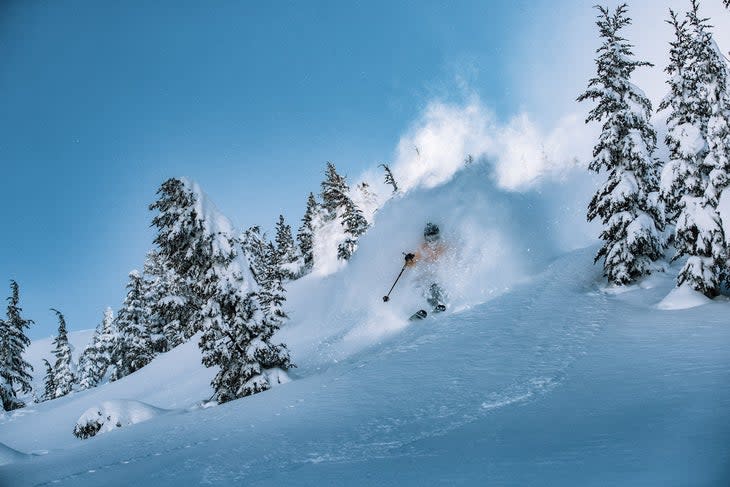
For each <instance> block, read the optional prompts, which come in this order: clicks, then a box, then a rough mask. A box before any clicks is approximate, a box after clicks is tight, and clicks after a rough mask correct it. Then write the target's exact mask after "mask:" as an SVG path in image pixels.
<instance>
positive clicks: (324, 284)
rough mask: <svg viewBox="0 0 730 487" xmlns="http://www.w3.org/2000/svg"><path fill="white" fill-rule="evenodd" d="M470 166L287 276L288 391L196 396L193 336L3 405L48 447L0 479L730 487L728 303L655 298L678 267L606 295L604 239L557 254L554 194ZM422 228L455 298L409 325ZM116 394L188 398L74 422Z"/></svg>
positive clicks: (13, 433) (7, 426) (201, 377)
mask: <svg viewBox="0 0 730 487" xmlns="http://www.w3.org/2000/svg"><path fill="white" fill-rule="evenodd" d="M475 176H479V173H478V172H477V173H476V174H475V173H468V172H467V173H464V175H457V177H456V178H455V179H454V180H452V181H451V182H450V183H448V184H445V185H442V186H439V187H437V188H432V189H428V190H421V191H415V192H413V193H411V194H409V195H406V196H405V197H402V198H399V199H398V200H392V201H391V202H390V203H389V204H388V205H386V206H385V207H384V208H382V209H381V210H380V211H379V212H378V214H377V215H376V217H375V219H376V222H377V224H376V226H375V227H374V228H373V229H372V230H371V231H370V232H368V234H367V235H366V236H365V237H364V238H363V239H362V241H361V246H360V249H359V250H358V252H357V254H356V255H355V257H354V258H353V260H352V261H351V262H350V263H349V264H348V265H347V267H346V268H345V269H343V270H342V271H340V272H338V273H335V274H332V275H329V276H326V277H319V278H314V277H312V278H305V279H302V280H300V281H298V282H296V283H294V284H293V285H292V286H291V289H290V295H289V301H288V307H289V312H290V315H291V321H290V323H288V324H287V327H286V328H285V329H284V330H282V332H281V333H280V337H281V338H282V339H284V340H285V341H286V342H287V343H288V344H289V345H290V348H291V350H292V353H293V358H294V360H295V362H296V363H297V364H298V365H299V367H298V368H297V369H294V371H293V373H292V374H291V375H292V378H293V379H294V380H293V381H292V382H291V383H289V384H286V385H283V386H280V387H277V388H275V389H272V390H270V391H267V392H265V393H262V394H258V395H255V396H252V397H249V398H245V399H242V400H238V401H233V402H230V403H227V404H224V405H221V406H216V407H209V408H206V407H202V405H203V401H205V400H206V399H207V398H208V397H209V396H210V393H211V390H210V387H209V385H208V383H209V381H210V378H211V377H212V375H213V371H211V370H208V369H205V368H203V367H202V366H200V355H199V352H198V350H197V347H196V345H195V341H194V340H193V341H192V342H190V343H187V344H184V345H182V346H181V347H178V348H176V349H175V350H173V351H171V352H168V353H166V354H163V355H161V356H160V357H158V358H157V359H155V361H153V362H152V364H150V365H149V366H147V367H145V368H143V369H141V370H140V371H138V372H136V373H134V374H132V375H130V376H128V377H125V378H124V379H122V380H120V381H118V382H115V383H111V384H106V385H103V386H101V387H99V388H96V389H93V390H90V391H84V392H80V393H76V394H73V395H71V396H68V397H65V398H61V399H58V400H54V401H50V402H47V403H41V404H36V405H33V406H32V407H30V408H27V409H24V410H21V411H18V412H16V413H14V414H10V415H7V416H6V417H4V418H1V419H0V441H2V443H3V444H5V445H6V446H7V447H8V448H11V449H14V450H17V451H19V452H22V453H35V454H36V455H33V456H30V457H22V456H21V457H16V456H13V458H11V459H10V463H7V464H6V465H4V466H0V485H50V484H53V485H74V486H77V485H80V486H84V485H142V486H144V485H154V486H166V485H200V484H214V485H344V484H348V485H434V484H447V485H662V486H665V485H727V484H728V480H730V421H728V419H729V416H730V414H729V411H730V388H728V387H727V385H728V384H729V383H730V324H729V323H728V318H727V316H728V311H730V303H728V302H727V301H722V300H715V301H713V302H710V303H707V304H705V305H703V306H698V307H694V308H691V309H681V310H664V309H659V308H658V307H657V305H658V304H659V303H660V302H661V301H662V300H663V299H664V298H665V296H666V295H667V294H668V293H669V291H670V290H671V289H672V288H673V285H674V282H673V276H674V275H675V273H676V268H673V269H670V272H668V273H667V274H666V275H659V276H655V277H652V278H651V279H648V280H646V281H644V282H643V283H642V284H641V285H639V286H633V287H631V288H628V289H624V290H622V291H623V292H616V290H614V289H604V288H602V282H603V281H602V279H601V278H600V266H594V265H593V263H592V260H593V255H594V253H595V249H594V248H588V249H583V250H578V251H573V252H567V253H566V252H564V251H563V250H562V249H561V247H560V245H558V243H556V241H553V240H552V239H551V235H555V232H552V231H551V229H550V225H552V224H553V223H552V219H550V218H545V214H544V211H543V208H542V207H541V205H540V199H539V197H537V196H525V195H516V194H509V193H502V192H499V191H496V190H494V189H493V188H491V187H490V185H489V183H488V181H487V180H486V178H481V177H480V178H478V177H475ZM427 219H429V220H437V221H438V222H439V223H441V225H442V230H443V232H444V237H445V239H446V240H447V241H448V242H451V245H452V252H451V253H450V256H449V257H448V258H447V259H446V262H447V263H448V265H446V266H443V267H442V268H439V269H438V270H437V274H438V276H439V277H440V279H441V280H442V282H443V283H444V284H445V285H446V284H447V283H448V285H447V288H448V291H449V294H450V296H451V301H450V309H449V310H448V311H447V312H446V313H444V314H441V315H437V316H435V317H430V318H428V319H426V320H424V321H421V322H417V323H409V322H407V321H406V320H405V317H406V316H408V315H409V314H410V312H411V311H412V310H413V309H414V307H415V306H420V305H421V303H422V301H421V300H420V298H419V295H418V291H417V290H416V288H417V284H418V283H417V282H416V279H415V278H416V275H415V273H414V274H409V275H407V276H406V277H405V280H404V282H402V283H399V287H397V288H396V290H395V291H394V293H393V294H392V297H393V299H392V301H391V302H389V303H387V304H386V303H383V302H382V300H381V296H382V295H383V294H385V292H386V291H387V288H388V287H389V286H390V284H391V283H392V280H393V279H394V278H395V275H397V272H398V271H399V269H400V265H401V262H402V256H401V252H402V251H404V250H408V249H410V248H413V246H414V245H416V244H417V243H418V235H419V232H420V229H421V228H422V226H423V222H424V221H425V220H427ZM34 346H35V345H34ZM119 399H128V400H135V401H142V402H144V403H147V404H150V405H152V406H154V407H156V408H163V409H169V410H173V411H172V412H169V413H167V414H164V415H160V416H157V417H154V418H152V419H150V420H149V421H145V422H142V423H139V424H134V425H130V426H128V427H124V428H121V429H118V430H115V431H110V432H109V433H107V434H104V435H99V436H96V437H94V438H91V439H88V440H83V441H82V440H78V439H76V438H75V437H74V436H73V435H72V434H71V431H72V429H73V426H74V424H75V422H76V420H77V419H78V418H79V416H81V414H82V413H84V411H86V410H87V409H88V408H89V407H91V406H94V405H96V404H100V403H102V402H104V401H115V400H119ZM115 404H119V403H115ZM3 458H5V456H4V457H3Z"/></svg>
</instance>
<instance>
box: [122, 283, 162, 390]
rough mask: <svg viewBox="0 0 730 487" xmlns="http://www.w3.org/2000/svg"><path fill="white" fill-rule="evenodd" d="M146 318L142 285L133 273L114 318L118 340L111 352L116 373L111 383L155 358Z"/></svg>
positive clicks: (146, 307) (146, 309)
mask: <svg viewBox="0 0 730 487" xmlns="http://www.w3.org/2000/svg"><path fill="white" fill-rule="evenodd" d="M148 316H149V307H148V306H147V303H146V302H145V289H144V282H143V280H142V276H141V275H140V273H139V272H138V271H136V270H134V271H132V272H130V273H129V283H128V284H127V296H126V298H125V299H124V304H123V305H122V308H121V309H120V310H119V314H118V316H117V322H116V326H117V329H118V330H119V339H118V340H117V343H116V349H115V350H114V362H115V365H116V370H115V374H114V376H113V377H112V380H117V379H121V378H122V377H125V376H127V375H129V374H131V373H133V372H135V371H137V370H139V369H141V368H142V367H144V366H145V365H147V364H148V363H150V362H151V361H152V359H153V358H154V352H153V349H152V339H151V338H150V333H149V328H148V326H149V325H148V322H147V318H148Z"/></svg>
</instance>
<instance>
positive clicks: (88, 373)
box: [78, 308, 117, 390]
mask: <svg viewBox="0 0 730 487" xmlns="http://www.w3.org/2000/svg"><path fill="white" fill-rule="evenodd" d="M116 340H117V332H116V329H115V324H114V313H113V312H112V309H111V308H107V309H106V310H105V311H104V319H103V320H102V322H101V323H100V324H99V325H98V326H97V327H96V330H95V331H94V335H93V336H92V338H91V343H90V344H89V346H88V347H86V349H85V350H84V352H83V353H82V354H81V357H80V358H79V366H78V376H79V389H81V390H83V389H89V388H91V387H96V386H97V385H99V384H100V383H101V382H102V380H104V377H105V376H106V375H107V373H108V371H109V367H110V365H112V357H113V354H114V348H115V343H116Z"/></svg>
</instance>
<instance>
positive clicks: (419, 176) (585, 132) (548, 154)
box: [393, 96, 596, 191]
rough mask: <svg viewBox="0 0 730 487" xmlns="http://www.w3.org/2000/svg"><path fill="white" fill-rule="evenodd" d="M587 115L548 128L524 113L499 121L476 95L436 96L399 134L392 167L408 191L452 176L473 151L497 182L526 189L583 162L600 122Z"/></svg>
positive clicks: (428, 186)
mask: <svg viewBox="0 0 730 487" xmlns="http://www.w3.org/2000/svg"><path fill="white" fill-rule="evenodd" d="M583 120H584V116H583V115H582V114H580V113H573V114H569V115H566V116H564V117H563V118H561V119H560V120H559V121H558V123H557V124H556V126H555V127H554V128H553V129H552V130H549V131H544V130H542V129H541V128H540V127H538V126H537V125H536V124H535V123H534V122H533V121H532V120H531V118H530V117H529V115H527V114H525V113H523V114H520V115H518V116H516V117H514V118H513V119H512V120H510V121H509V122H508V123H506V124H501V123H499V121H498V120H497V119H496V117H495V115H494V114H493V113H492V111H491V110H489V109H488V108H486V107H485V106H484V105H483V104H482V103H481V101H480V100H479V98H478V97H476V96H472V97H470V99H469V101H468V102H466V103H464V104H447V103H444V102H440V101H434V102H431V103H430V104H429V105H428V106H427V108H426V110H425V111H424V113H423V115H422V116H421V117H420V119H419V120H418V121H417V122H416V123H415V124H414V125H413V126H412V127H411V129H410V130H409V131H408V132H407V133H406V134H405V135H404V136H403V137H402V138H401V139H400V142H399V143H398V147H397V149H396V156H395V163H394V164H393V172H394V174H395V176H396V179H397V181H398V184H399V185H400V186H401V188H402V189H403V190H404V191H408V190H410V189H413V188H416V187H424V188H432V187H435V186H438V185H439V184H443V183H444V182H446V181H448V180H449V179H451V178H452V177H453V176H454V174H455V173H456V172H457V171H459V170H460V169H462V168H463V167H464V166H465V165H467V162H466V160H467V158H468V157H469V156H471V158H472V159H473V160H474V161H479V160H484V159H486V160H487V161H488V162H489V163H490V164H491V165H492V166H493V174H492V177H494V178H495V179H496V181H497V184H498V185H499V187H501V188H504V189H507V190H510V191H525V190H528V189H531V188H534V187H535V186H537V185H538V184H539V183H540V182H542V181H543V180H546V179H553V178H556V177H563V176H564V175H565V173H567V172H569V171H570V170H571V169H573V168H576V167H581V168H582V167H584V164H585V161H587V160H588V159H589V158H590V155H591V153H590V150H591V146H592V144H593V141H594V140H595V134H596V127H593V126H586V125H585V123H584V122H583ZM581 161H583V164H581Z"/></svg>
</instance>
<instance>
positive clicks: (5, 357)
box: [0, 281, 33, 411]
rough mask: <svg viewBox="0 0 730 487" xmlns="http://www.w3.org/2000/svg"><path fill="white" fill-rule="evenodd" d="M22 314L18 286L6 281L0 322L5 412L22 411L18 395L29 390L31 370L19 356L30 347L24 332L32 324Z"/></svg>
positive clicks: (0, 380)
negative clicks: (4, 310) (7, 292)
mask: <svg viewBox="0 0 730 487" xmlns="http://www.w3.org/2000/svg"><path fill="white" fill-rule="evenodd" d="M22 311H23V309H22V308H21V307H20V291H19V288H18V283H17V282H15V281H10V296H9V297H8V307H7V313H6V318H5V319H4V320H3V319H0V400H2V405H3V409H4V410H5V411H10V410H13V409H18V408H21V407H23V406H24V405H25V404H24V403H23V401H22V400H21V399H19V398H18V392H20V393H21V394H28V393H30V392H31V390H32V386H31V381H32V380H33V377H32V376H31V372H32V371H33V367H32V366H31V365H30V364H29V363H28V362H26V361H25V359H24V358H23V354H24V352H25V348H26V347H27V346H28V345H30V339H29V338H28V336H27V335H26V334H25V330H26V329H27V328H29V327H30V325H31V324H32V323H33V321H32V320H28V319H25V318H23V317H22V315H21V313H22Z"/></svg>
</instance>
